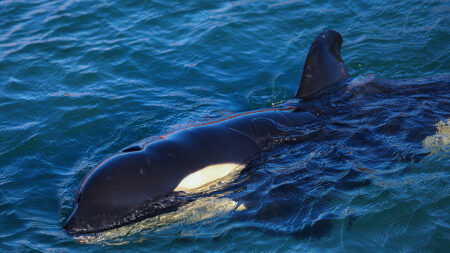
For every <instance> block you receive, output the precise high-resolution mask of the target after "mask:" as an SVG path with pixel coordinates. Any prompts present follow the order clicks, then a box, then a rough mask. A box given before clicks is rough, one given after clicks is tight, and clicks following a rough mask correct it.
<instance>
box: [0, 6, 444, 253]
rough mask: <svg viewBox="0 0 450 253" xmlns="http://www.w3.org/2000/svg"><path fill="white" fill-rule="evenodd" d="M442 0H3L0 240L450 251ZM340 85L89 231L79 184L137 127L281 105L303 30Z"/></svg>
mask: <svg viewBox="0 0 450 253" xmlns="http://www.w3.org/2000/svg"><path fill="white" fill-rule="evenodd" d="M449 27H450V6H449V3H448V1H428V0H427V1H425V0H422V1H394V2H393V1H372V2H370V3H365V2H364V3H363V2H361V1H251V0H249V1H137V0H136V1H1V2H0V119H1V120H0V141H1V145H0V251H2V252H5V251H6V252H17V251H19V252H22V251H25V252H26V251H56V252H68V251H107V252H111V251H119V252H122V251H126V250H130V251H143V250H146V251H161V252H168V251H182V252H190V251H191V252H192V251H194V252H198V251H200V252H201V251H204V252H210V251H222V252H229V251H255V252H260V251H299V250H301V251H312V252H323V251H340V252H349V251H354V252H361V251H369V252H373V251H390V252H400V251H425V252H444V251H446V250H447V249H448V247H449V246H450V243H449V238H450V218H449V217H450V216H449V208H450V199H449V196H450V189H449V181H450V178H449V169H450V158H449V142H450V141H449V140H450V137H449V133H450V130H449V124H450V123H449V120H450V112H449V108H450V100H449V98H450V96H449V94H450V86H449V84H450V76H449V75H450V59H449V58H450V43H449V42H450V28H449ZM325 28H332V29H335V30H337V31H339V32H340V33H341V34H342V35H343V37H344V43H343V47H342V52H341V53H342V58H343V59H344V61H346V63H347V67H348V70H349V73H350V76H351V77H352V79H351V80H350V81H349V82H348V83H346V84H344V85H342V86H341V87H339V88H338V89H334V90H332V91H330V93H328V94H326V95H325V96H324V97H322V98H320V99H317V100H315V101H310V102H307V103H306V102H305V103H303V105H302V107H301V109H302V110H306V111H311V112H314V113H316V114H318V115H320V117H319V118H320V119H319V121H317V122H314V123H311V124H308V125H305V126H299V128H298V129H295V131H294V132H293V136H292V138H291V139H290V140H288V142H289V143H287V144H284V145H279V146H273V147H272V148H271V149H270V150H269V151H267V152H265V153H263V154H262V155H261V157H260V158H259V159H257V160H255V161H253V162H251V163H250V165H249V166H248V168H247V169H246V170H244V171H243V172H242V173H240V174H239V175H237V176H236V178H233V179H234V180H232V182H227V183H226V184H225V185H222V187H220V188H219V190H216V191H209V192H208V193H207V194H205V196H202V197H200V198H198V199H197V200H196V201H194V202H191V203H190V204H188V205H187V206H185V207H184V208H183V209H180V210H178V211H177V212H176V213H172V214H166V215H165V216H161V217H158V218H155V219H151V220H147V221H144V222H141V223H139V224H135V225H134V226H129V227H124V228H122V230H120V231H116V232H114V231H111V232H110V233H109V234H104V235H102V236H101V237H97V238H84V239H81V240H80V239H79V238H78V239H77V238H73V237H71V236H69V235H67V234H66V233H65V231H64V230H63V228H62V226H63V223H64V221H65V220H66V219H67V217H68V215H69V214H70V212H71V211H72V207H73V206H72V203H73V201H74V196H75V192H76V190H77V188H78V187H79V184H80V182H81V181H82V180H83V178H84V177H85V176H86V175H87V174H88V173H89V171H90V170H91V169H92V168H93V167H94V166H95V165H96V164H97V163H99V162H100V161H102V160H103V159H104V158H106V157H108V156H109V155H111V154H113V153H115V152H117V151H118V150H120V149H122V148H124V147H126V146H128V145H129V144H132V143H134V142H137V141H140V140H142V139H144V138H147V137H150V136H154V135H159V134H164V133H167V132H169V131H171V130H173V129H178V128H180V127H182V126H185V125H189V124H195V123H199V122H204V121H208V120H210V119H211V118H216V117H221V116H223V115H229V114H230V113H233V112H242V111H249V110H254V109H259V108H264V107H272V106H274V105H277V104H280V103H282V102H283V101H286V100H288V99H290V98H291V97H292V96H293V94H295V91H296V89H297V85H298V83H299V81H300V74H301V69H302V66H303V61H304V57H305V56H306V53H307V50H308V48H309V45H310V43H311V41H312V39H313V38H314V37H315V36H316V35H317V33H319V32H320V31H321V30H323V29H325Z"/></svg>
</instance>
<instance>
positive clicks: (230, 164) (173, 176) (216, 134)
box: [64, 30, 348, 235]
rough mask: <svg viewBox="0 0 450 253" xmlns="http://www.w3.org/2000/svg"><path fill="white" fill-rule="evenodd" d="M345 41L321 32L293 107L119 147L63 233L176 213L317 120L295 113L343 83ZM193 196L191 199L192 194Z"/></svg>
mask: <svg viewBox="0 0 450 253" xmlns="http://www.w3.org/2000/svg"><path fill="white" fill-rule="evenodd" d="M341 45H342V36H341V35H340V34H339V33H338V32H336V31H333V30H325V31H323V32H321V33H320V34H319V35H318V36H317V37H316V38H315V39H314V41H313V42H312V45H311V47H310V49H309V52H308V55H307V57H306V60H305V64H304V68H303V74H302V78H301V82H300V86H299V88H298V91H297V94H296V96H295V97H296V98H298V99H297V100H296V101H297V102H296V103H297V104H286V105H284V106H281V107H277V108H269V109H262V110H257V111H251V112H246V113H241V114H237V115H233V116H229V117H227V118H223V119H220V120H215V121H211V122H206V123H203V124H199V125H196V126H191V127H188V128H185V129H182V130H178V131H175V132H172V133H168V134H165V135H162V136H159V137H155V138H152V139H150V140H144V141H142V142H140V143H138V144H135V145H133V146H130V147H128V148H125V149H123V150H122V151H120V152H118V153H117V154H114V155H113V156H111V157H109V158H108V159H106V160H104V161H103V162H101V163H100V164H99V165H98V166H96V167H95V168H94V169H93V170H92V171H91V172H90V173H89V174H88V175H87V176H86V177H85V179H84V180H83V182H82V183H81V185H80V188H79V190H78V195H77V198H76V201H75V203H74V210H73V212H72V214H71V215H70V217H69V218H68V219H67V220H66V222H65V224H64V228H65V229H66V231H67V232H68V233H69V234H73V235H79V234H91V233H98V232H102V231H105V230H109V229H113V228H117V227H120V226H124V225H127V224H130V223H134V222H138V221H141V220H143V219H147V218H150V217H153V216H157V215H160V214H164V213H168V212H173V211H176V210H178V208H179V207H180V206H182V205H185V204H187V203H188V202H190V201H192V199H191V198H190V197H189V196H194V197H195V194H192V193H195V192H197V190H198V189H201V188H202V187H204V186H205V185H208V184H210V183H212V182H215V181H217V180H220V179H221V178H223V177H225V176H227V175H230V174H232V173H236V172H239V171H240V170H242V169H243V168H244V167H245V166H246V165H247V164H248V162H250V161H251V160H252V159H255V158H256V157H257V156H258V154H260V153H261V152H262V151H264V150H266V149H267V148H268V147H269V146H271V145H272V144H274V140H275V139H277V138H279V137H283V136H286V135H288V134H289V133H288V132H287V131H286V130H285V129H286V128H295V127H296V126H302V125H304V124H308V123H310V122H313V121H315V120H317V116H315V115H314V114H312V113H310V112H301V111H298V110H295V109H296V108H297V105H298V103H301V100H302V99H308V98H311V97H312V96H314V95H317V94H319V93H320V92H321V91H323V90H324V89H325V88H327V87H331V86H333V85H335V84H337V83H340V82H343V81H345V80H346V79H347V78H348V73H347V69H346V66H345V63H344V61H343V60H342V59H341V57H340V49H341ZM189 194H191V195H189Z"/></svg>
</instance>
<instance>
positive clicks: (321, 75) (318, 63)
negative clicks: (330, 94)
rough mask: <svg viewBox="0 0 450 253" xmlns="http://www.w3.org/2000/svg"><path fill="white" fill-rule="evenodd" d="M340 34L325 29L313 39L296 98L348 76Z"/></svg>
mask: <svg viewBox="0 0 450 253" xmlns="http://www.w3.org/2000/svg"><path fill="white" fill-rule="evenodd" d="M341 45H342V36H341V34H339V33H338V32H336V31H333V30H325V31H323V32H321V33H320V34H319V35H317V37H316V38H315V39H314V41H313V43H312V45H311V47H310V48H309V52H308V56H307V57H306V60H305V65H304V67H303V74H302V80H301V82H300V87H299V88H298V91H297V95H296V97H297V98H306V97H309V96H312V95H314V94H315V93H317V92H319V91H321V90H322V89H324V88H326V87H329V86H331V85H333V84H336V83H338V82H341V81H343V80H345V79H347V78H348V73H347V68H346V67H345V63H344V61H343V60H342V58H341Z"/></svg>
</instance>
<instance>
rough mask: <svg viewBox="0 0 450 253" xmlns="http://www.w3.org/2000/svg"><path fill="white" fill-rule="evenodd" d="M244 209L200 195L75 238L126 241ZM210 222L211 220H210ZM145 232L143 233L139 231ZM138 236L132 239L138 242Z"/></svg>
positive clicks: (84, 241)
mask: <svg viewBox="0 0 450 253" xmlns="http://www.w3.org/2000/svg"><path fill="white" fill-rule="evenodd" d="M242 210H245V206H244V205H243V204H241V205H239V206H238V202H236V201H234V200H232V199H228V198H221V197H203V198H198V199H196V200H194V201H193V202H190V203H188V204H186V205H184V206H182V207H180V208H179V209H178V210H177V211H175V212H171V213H165V214H161V215H159V216H155V217H152V218H149V219H145V220H143V221H140V222H137V223H133V224H130V225H127V226H123V227H119V228H116V229H112V230H108V231H105V232H102V233H99V234H96V235H83V236H77V237H75V239H76V240H78V241H79V242H81V243H104V244H108V245H120V244H128V243H130V242H132V241H128V240H129V237H127V236H131V235H134V234H137V233H143V235H142V237H141V239H142V238H145V236H144V235H145V234H148V233H159V234H161V233H164V231H165V230H170V229H174V228H175V229H176V228H177V227H179V226H185V225H188V224H192V223H196V222H200V221H202V222H204V223H207V222H208V221H207V220H208V219H211V218H216V219H217V218H218V217H221V216H224V215H226V214H228V213H229V212H231V211H242ZM211 222H213V221H211ZM142 231H145V232H142ZM196 233H202V231H195V230H190V231H189V230H187V231H186V230H184V231H181V234H180V235H179V236H181V237H183V236H188V235H189V236H193V235H195V234H196ZM141 239H138V240H137V241H135V242H141Z"/></svg>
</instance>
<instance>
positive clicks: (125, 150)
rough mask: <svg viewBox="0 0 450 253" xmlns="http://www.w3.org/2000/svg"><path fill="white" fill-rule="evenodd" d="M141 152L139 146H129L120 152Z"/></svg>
mask: <svg viewBox="0 0 450 253" xmlns="http://www.w3.org/2000/svg"><path fill="white" fill-rule="evenodd" d="M141 150H142V148H141V146H131V147H128V148H126V149H123V150H122V152H124V153H127V152H135V151H141Z"/></svg>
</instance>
